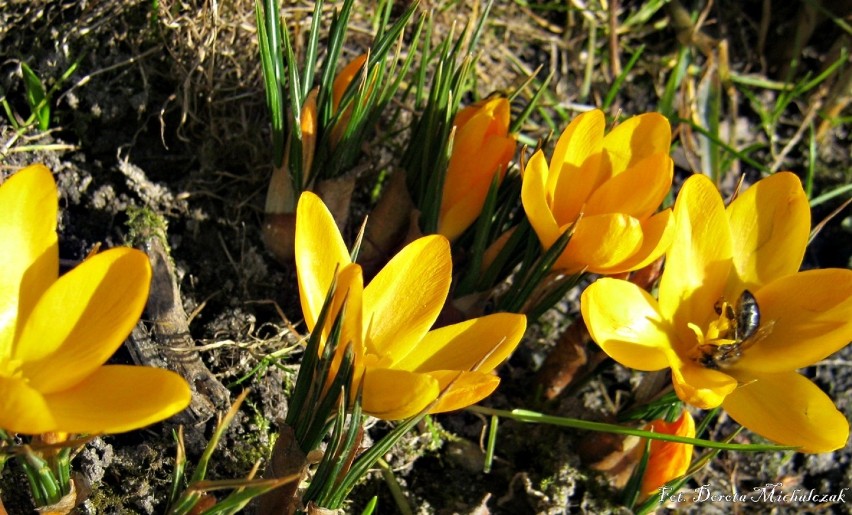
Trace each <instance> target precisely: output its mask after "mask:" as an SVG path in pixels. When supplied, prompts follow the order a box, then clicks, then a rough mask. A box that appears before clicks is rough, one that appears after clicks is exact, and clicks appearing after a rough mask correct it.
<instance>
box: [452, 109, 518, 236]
mask: <svg viewBox="0 0 852 515" xmlns="http://www.w3.org/2000/svg"><path fill="white" fill-rule="evenodd" d="M509 111H510V109H509V100H508V99H506V98H504V97H498V96H495V97H492V98H487V99H485V100H482V101H480V102H477V103H475V104H473V105H471V106H468V107H465V108H464V109H462V110H461V111H459V112H458V114H456V118H455V120H454V122H453V124H454V125H455V137H454V138H453V150H452V153H451V155H450V162H449V165H448V166H447V175H446V178H445V179H444V191H443V196H442V198H441V213H440V217H439V219H438V233H439V234H443V235H444V236H446V237H447V238H448V239H450V240H454V239H456V238H457V237H459V236H460V235H461V234H462V233H463V232H464V231H465V229H467V228H468V227H470V225H471V224H472V223H473V222H474V220H476V217H477V216H479V213H480V212H481V211H482V207H483V206H484V205H485V198H486V196H488V189H489V188H490V187H491V183H492V181H493V180H494V175H495V174H498V175H499V180H502V179H503V176H504V175H505V173H506V167H507V166H508V164H509V160H511V159H512V155H513V154H514V153H515V138H514V136H512V135H511V134H509V114H510V112H509Z"/></svg>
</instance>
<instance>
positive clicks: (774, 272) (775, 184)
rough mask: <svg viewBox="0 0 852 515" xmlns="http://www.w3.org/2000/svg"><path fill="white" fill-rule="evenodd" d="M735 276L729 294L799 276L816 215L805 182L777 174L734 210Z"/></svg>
mask: <svg viewBox="0 0 852 515" xmlns="http://www.w3.org/2000/svg"><path fill="white" fill-rule="evenodd" d="M727 211H728V218H729V219H730V226H731V237H732V243H733V256H734V261H733V264H734V272H735V274H736V275H735V276H733V277H732V278H731V281H730V282H729V291H728V294H729V296H730V297H736V296H737V295H739V293H740V292H742V290H743V289H749V290H755V289H756V288H758V287H759V286H762V285H764V284H768V283H770V282H772V281H774V280H775V279H778V278H780V277H783V276H785V275H789V274H794V273H796V272H797V271H798V270H799V266H800V265H801V263H802V258H803V257H804V255H805V248H806V247H807V245H808V235H809V234H810V230H811V211H810V206H809V205H808V198H807V196H806V195H805V191H804V190H803V189H802V183H801V181H799V178H798V177H796V176H795V175H794V174H792V173H790V172H781V173H776V174H773V175H771V176H769V177H767V178H765V179H762V180H760V181H758V182H756V183H755V184H754V186H752V187H751V188H749V189H747V190H746V191H745V192H744V193H741V194H740V195H739V196H738V197H737V198H736V199H735V200H734V201H733V202H731V205H730V206H728V209H727Z"/></svg>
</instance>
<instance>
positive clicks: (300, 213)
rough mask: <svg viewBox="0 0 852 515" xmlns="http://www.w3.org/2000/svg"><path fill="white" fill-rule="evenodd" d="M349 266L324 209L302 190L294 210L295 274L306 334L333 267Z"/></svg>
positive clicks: (326, 287) (317, 200)
mask: <svg viewBox="0 0 852 515" xmlns="http://www.w3.org/2000/svg"><path fill="white" fill-rule="evenodd" d="M349 263H351V259H350V258H349V252H348V251H347V250H346V244H345V243H343V237H342V236H341V235H340V231H339V230H338V229H337V224H335V222H334V218H333V217H332V216H331V213H330V212H329V210H328V208H327V207H325V204H323V202H322V200H320V198H319V197H318V196H316V195H315V194H313V193H311V192H309V191H306V192H304V193H302V195H301V196H300V197H299V205H298V207H297V208H296V272H297V274H298V276H299V298H300V299H301V302H302V313H303V314H304V316H305V323H306V324H307V326H308V330H309V331H313V329H314V325H315V324H316V322H317V317H318V316H319V313H320V310H322V304H323V302H325V296H326V294H327V293H328V288H329V287H330V286H331V283H332V280H333V278H334V272H335V270H336V269H337V268H342V267H343V266H344V265H347V264H349Z"/></svg>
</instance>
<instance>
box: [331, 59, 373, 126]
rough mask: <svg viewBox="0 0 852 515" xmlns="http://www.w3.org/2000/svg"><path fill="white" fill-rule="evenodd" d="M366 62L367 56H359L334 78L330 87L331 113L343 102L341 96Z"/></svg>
mask: <svg viewBox="0 0 852 515" xmlns="http://www.w3.org/2000/svg"><path fill="white" fill-rule="evenodd" d="M366 61H367V54H361V55H359V56H358V57H356V58H355V59H352V61H350V62H349V64H347V65H346V66H344V67H343V69H342V70H340V72H339V73H338V74H337V76H336V77H335V78H334V83H332V85H331V106H332V107H331V109H332V111H333V112H336V111H337V108H338V107H340V101H341V100H343V94H344V93H346V89H347V88H348V87H349V83H350V82H352V79H354V78H355V75H357V74H358V72H360V71H361V67H362V66H364V62H366Z"/></svg>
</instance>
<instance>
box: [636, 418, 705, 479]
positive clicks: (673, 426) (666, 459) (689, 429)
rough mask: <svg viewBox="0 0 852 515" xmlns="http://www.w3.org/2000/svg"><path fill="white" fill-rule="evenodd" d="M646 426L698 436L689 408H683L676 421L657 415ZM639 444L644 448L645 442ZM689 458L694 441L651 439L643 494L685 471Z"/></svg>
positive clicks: (656, 430) (670, 432)
mask: <svg viewBox="0 0 852 515" xmlns="http://www.w3.org/2000/svg"><path fill="white" fill-rule="evenodd" d="M645 429H646V430H648V431H654V432H655V433H664V434H667V435H675V436H686V437H688V438H695V421H694V420H693V419H692V415H690V413H689V412H688V411H686V410H683V413H682V414H681V415H680V418H679V419H677V420H676V421H674V422H666V421H665V420H663V419H658V420H654V421H653V422H651V423H650V424H648V426H647V427H645ZM640 447H641V448H642V449H644V445H643V446H640ZM690 462H692V445H690V444H687V443H676V442H666V441H663V440H652V441H651V451H650V454H649V456H648V464H647V466H646V467H645V474H644V475H643V476H642V494H643V495H645V496H648V495H650V494H652V493H654V492H655V491H657V489H659V488H660V487H661V486H663V485H665V484H666V483H668V482H669V481H671V480H672V479H675V478H678V477H680V476H682V475H684V474H685V473H686V470H687V469H688V468H689V464H690Z"/></svg>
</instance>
